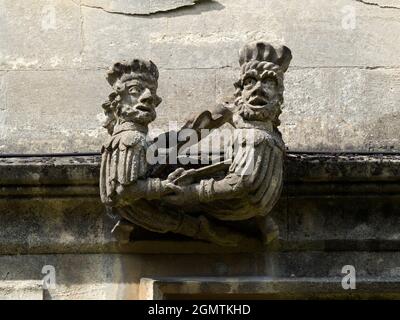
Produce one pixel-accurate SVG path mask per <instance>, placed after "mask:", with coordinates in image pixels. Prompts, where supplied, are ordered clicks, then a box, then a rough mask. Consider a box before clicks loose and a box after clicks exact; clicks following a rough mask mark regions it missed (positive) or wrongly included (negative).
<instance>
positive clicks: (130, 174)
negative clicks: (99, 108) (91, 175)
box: [100, 131, 147, 205]
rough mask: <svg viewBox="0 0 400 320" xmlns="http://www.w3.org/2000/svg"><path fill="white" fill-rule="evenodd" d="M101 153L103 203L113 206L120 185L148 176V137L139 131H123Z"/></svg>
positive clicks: (114, 136) (106, 144) (105, 145)
mask: <svg viewBox="0 0 400 320" xmlns="http://www.w3.org/2000/svg"><path fill="white" fill-rule="evenodd" d="M101 153H102V155H101V168H100V195H101V201H102V202H103V203H105V204H109V205H111V204H112V202H113V199H114V196H115V194H116V188H117V187H118V186H119V185H128V184H130V183H132V182H134V181H137V180H138V179H140V178H143V177H144V176H145V175H146V172H147V166H146V163H147V162H146V136H145V135H144V134H143V133H141V132H138V131H122V132H120V133H118V134H116V135H113V136H112V137H110V139H109V140H108V141H107V142H106V143H105V144H104V145H103V147H102V151H101Z"/></svg>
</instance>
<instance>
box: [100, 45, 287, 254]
mask: <svg viewBox="0 0 400 320" xmlns="http://www.w3.org/2000/svg"><path fill="white" fill-rule="evenodd" d="M290 60H291V52H290V50H289V49H288V48H287V47H284V46H282V47H273V46H272V45H270V44H268V43H265V42H254V43H250V44H247V45H246V46H244V48H242V50H241V51H240V58H239V63H240V65H241V75H240V79H239V80H238V81H237V82H236V83H235V87H236V92H235V100H234V102H233V103H229V102H227V103H224V104H221V105H218V106H217V107H215V108H211V109H210V110H207V111H205V112H202V113H201V114H200V115H199V116H197V117H195V118H194V119H192V120H190V121H188V122H187V123H186V125H185V126H183V128H182V130H184V129H185V130H187V129H192V130H193V132H194V134H195V135H196V136H197V137H198V139H200V132H201V130H202V129H216V128H218V127H220V126H222V125H223V124H225V123H230V124H231V125H232V126H233V127H234V130H233V139H232V141H233V148H232V150H233V151H232V153H231V154H230V156H229V157H228V158H227V159H226V158H225V160H224V161H221V162H220V163H216V164H215V163H214V164H212V165H208V166H204V167H201V168H190V166H189V167H188V166H186V167H185V168H184V167H183V166H182V167H181V168H176V166H173V165H168V163H167V164H162V165H159V166H152V167H151V166H149V165H148V163H147V161H146V156H145V155H146V150H147V148H148V146H149V142H148V139H147V138H146V135H147V131H148V129H147V125H148V124H149V123H150V122H151V121H153V120H154V119H155V108H156V106H157V105H158V104H159V103H160V102H161V99H160V98H159V97H158V96H157V94H156V90H157V81H158V71H157V68H156V66H155V65H154V64H153V63H152V62H151V61H149V62H147V61H142V60H134V61H132V63H117V64H115V65H114V66H113V68H112V69H111V71H110V72H109V73H108V77H107V79H108V81H109V83H110V84H111V85H112V87H113V89H114V91H113V93H111V94H110V96H109V100H108V101H107V102H106V103H105V104H103V108H104V109H105V113H106V115H107V116H108V120H107V122H106V123H105V127H106V128H107V129H108V131H109V133H110V134H111V137H110V139H109V141H107V142H106V143H105V144H104V146H103V150H102V164H101V179H100V190H101V199H102V201H103V203H105V204H106V206H107V207H108V208H111V210H112V211H113V212H114V213H116V214H117V215H118V216H120V217H122V219H121V220H120V221H119V223H118V224H117V226H116V227H115V228H114V232H115V233H119V234H120V237H121V235H123V236H122V238H123V239H124V240H125V241H127V240H128V238H129V233H130V231H131V230H132V229H133V228H134V225H137V226H140V227H142V228H145V229H147V230H150V231H154V232H158V233H167V232H172V233H176V234H181V235H184V236H188V237H191V238H195V239H201V240H206V241H210V242H213V243H217V244H219V245H226V246H236V245H238V244H239V243H240V242H241V241H243V240H245V239H246V238H248V237H251V236H253V235H251V234H248V232H247V233H246V231H245V230H244V229H246V228H243V226H245V225H248V224H252V223H253V222H255V225H257V226H258V228H259V230H260V231H261V234H262V236H263V240H264V242H269V241H271V240H272V239H273V238H274V237H276V234H277V230H276V227H275V225H274V223H273V221H272V220H271V219H270V218H269V216H268V214H269V213H270V212H271V210H272V209H273V207H274V205H275V204H276V202H277V201H278V199H279V196H280V193H281V189H282V177H283V157H284V153H285V145H284V142H283V140H282V138H281V134H280V132H279V130H278V128H277V127H278V126H279V115H280V113H281V104H282V103H283V91H284V85H283V77H284V72H286V70H287V69H288V67H289V63H290ZM169 147H171V148H173V147H179V143H177V145H173V144H170V146H169ZM161 177H164V179H160V178H161Z"/></svg>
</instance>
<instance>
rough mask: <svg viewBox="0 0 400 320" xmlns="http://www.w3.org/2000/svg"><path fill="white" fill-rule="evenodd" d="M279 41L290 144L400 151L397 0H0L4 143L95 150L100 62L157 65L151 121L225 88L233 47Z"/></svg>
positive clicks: (17, 148) (163, 121)
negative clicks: (284, 57)
mask: <svg viewBox="0 0 400 320" xmlns="http://www.w3.org/2000/svg"><path fill="white" fill-rule="evenodd" d="M258 39H265V40H269V41H275V42H283V43H285V44H286V45H287V46H289V47H290V48H291V49H292V51H293V55H294V59H293V63H292V65H291V67H290V69H289V71H288V73H287V77H286V88H287V91H286V106H285V109H284V112H283V114H282V126H281V129H282V132H283V135H284V139H285V140H286V142H287V144H288V146H289V148H291V149H292V150H293V149H303V150H304V149H307V150H333V149H341V150H379V151H382V150H397V151H399V150H400V139H399V135H398V131H397V130H398V127H399V126H400V111H399V110H400V109H399V106H400V74H399V68H400V55H399V54H398V52H399V51H400V1H399V0H371V1H361V0H337V1H332V0H304V1H299V0H285V1H282V0H246V1H245V0H208V1H207V0H202V1H200V0H197V1H196V0H180V1H178V0H139V1H128V0H115V1H111V0H40V1H37V0H23V1H22V0H17V1H15V0H0V153H37V152H42V153H46V152H88V151H98V150H99V146H100V145H101V142H102V140H103V139H104V137H105V135H106V133H105V130H103V129H102V128H101V127H100V124H99V119H100V118H101V117H100V116H101V107H100V105H101V103H102V102H103V99H105V98H106V96H107V95H108V92H109V88H108V85H107V83H106V81H105V79H104V73H105V70H106V69H107V67H108V66H109V65H111V64H112V63H113V62H114V61H116V60H120V59H124V58H126V59H131V58H133V57H144V58H150V59H152V60H153V61H154V62H155V63H156V64H157V65H158V66H159V68H160V90H159V92H160V95H161V96H162V97H163V99H164V102H163V103H162V104H161V105H160V107H159V110H158V119H157V121H156V123H154V126H153V127H159V128H163V129H167V127H168V123H169V121H177V122H178V124H181V123H182V122H183V120H184V118H185V117H186V116H187V115H189V114H190V113H191V112H195V111H199V110H201V109H203V108H206V107H208V106H211V105H214V104H215V103H216V102H217V101H219V100H220V99H222V98H224V97H225V96H229V95H231V94H232V93H233V86H232V83H233V81H234V80H235V77H236V76H237V74H238V63H237V51H238V49H239V48H240V46H241V45H243V44H244V43H245V42H247V41H250V40H258Z"/></svg>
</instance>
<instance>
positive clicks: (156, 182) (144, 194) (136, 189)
mask: <svg viewBox="0 0 400 320" xmlns="http://www.w3.org/2000/svg"><path fill="white" fill-rule="evenodd" d="M171 192H172V190H171V188H170V186H169V181H168V180H164V181H162V180H161V179H158V178H148V179H138V180H136V181H134V182H132V183H131V184H128V185H119V186H117V188H116V198H117V199H118V200H117V202H118V203H119V204H121V203H124V204H125V203H132V202H134V201H137V200H139V199H146V200H158V199H160V198H161V197H162V196H163V195H166V194H168V193H171Z"/></svg>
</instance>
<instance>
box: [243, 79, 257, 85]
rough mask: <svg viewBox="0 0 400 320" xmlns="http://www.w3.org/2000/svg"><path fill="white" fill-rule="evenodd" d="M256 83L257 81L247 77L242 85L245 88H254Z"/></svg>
mask: <svg viewBox="0 0 400 320" xmlns="http://www.w3.org/2000/svg"><path fill="white" fill-rule="evenodd" d="M256 83H257V80H256V79H255V78H253V77H247V78H246V79H244V82H243V85H244V86H245V87H247V86H254V85H255V84H256Z"/></svg>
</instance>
